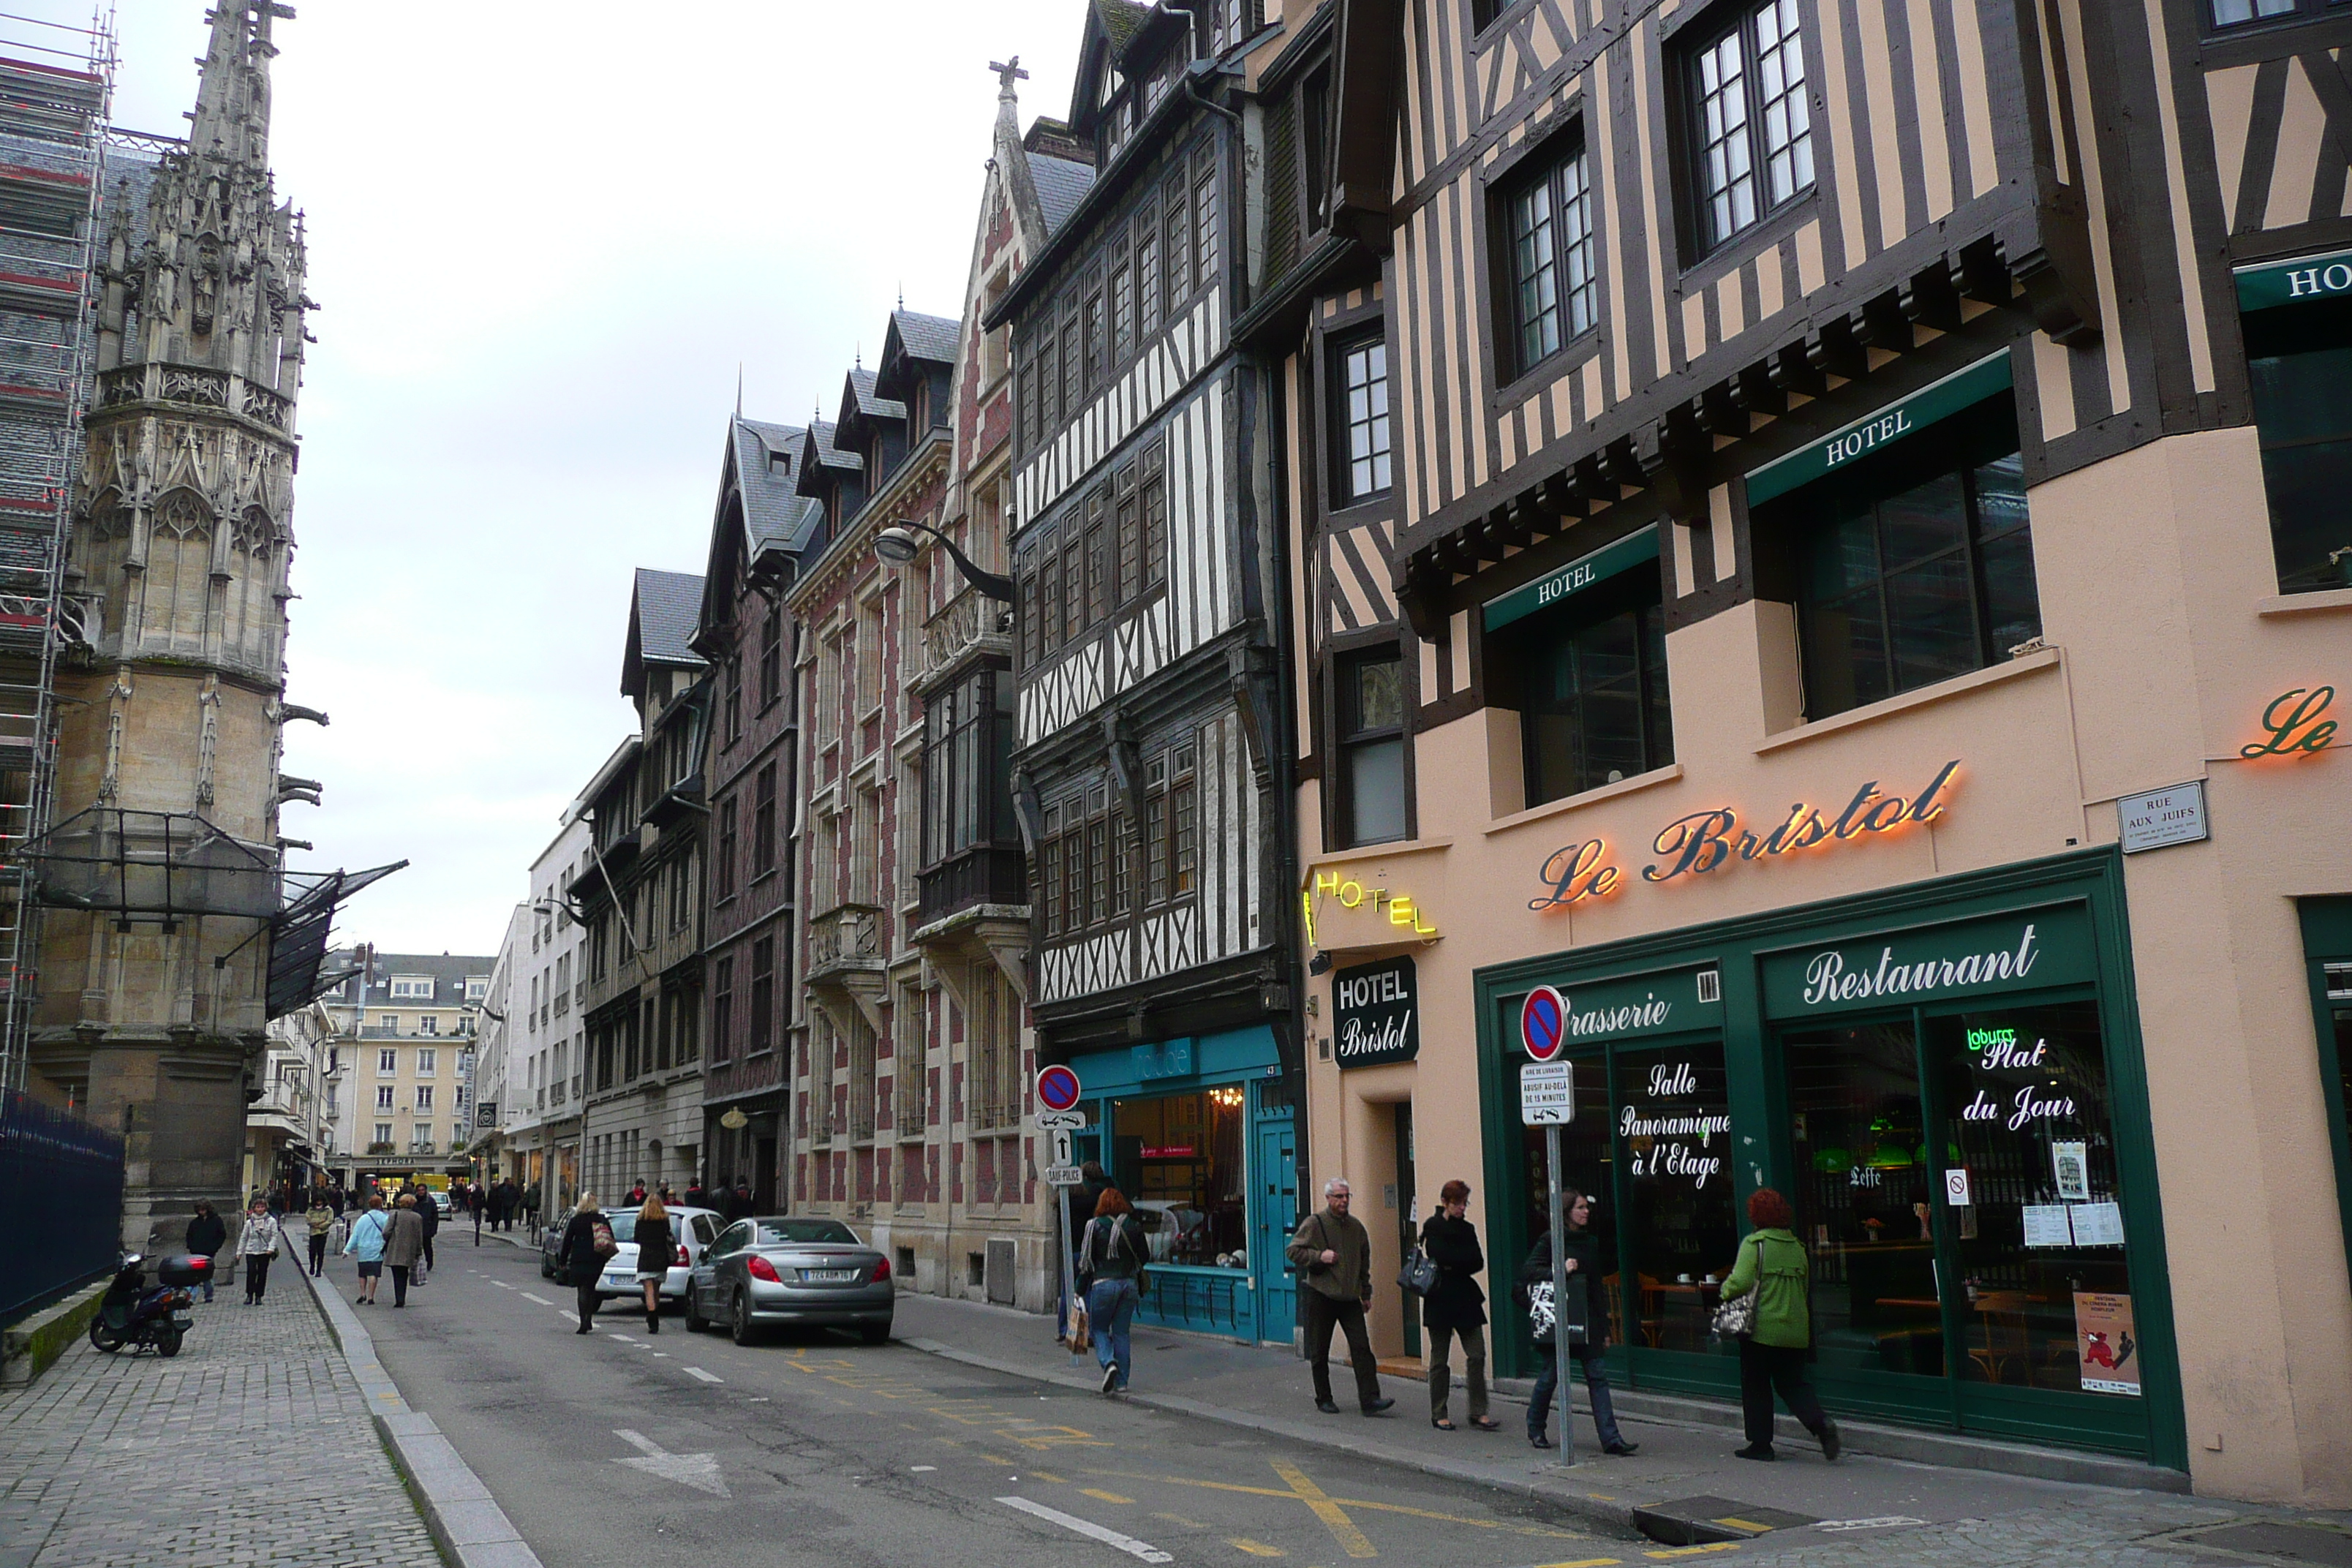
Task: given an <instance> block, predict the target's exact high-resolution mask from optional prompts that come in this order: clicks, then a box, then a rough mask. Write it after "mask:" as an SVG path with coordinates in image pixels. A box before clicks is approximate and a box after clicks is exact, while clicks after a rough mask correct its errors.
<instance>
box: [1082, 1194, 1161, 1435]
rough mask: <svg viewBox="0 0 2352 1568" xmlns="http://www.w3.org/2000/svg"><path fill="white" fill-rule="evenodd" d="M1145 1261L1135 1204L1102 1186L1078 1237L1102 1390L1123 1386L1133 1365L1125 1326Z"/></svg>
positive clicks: (1138, 1297)
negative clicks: (1099, 1194) (1090, 1217)
mask: <svg viewBox="0 0 2352 1568" xmlns="http://www.w3.org/2000/svg"><path fill="white" fill-rule="evenodd" d="M1150 1261H1151V1243H1150V1239H1149V1238H1148V1237H1145V1236H1144V1234H1143V1226H1142V1223H1141V1222H1140V1221H1139V1220H1138V1219H1137V1218H1136V1217H1135V1212H1134V1205H1130V1204H1129V1202H1128V1201H1127V1194H1124V1193H1122V1192H1120V1191H1119V1190H1118V1188H1117V1187H1113V1186H1106V1187H1104V1188H1103V1190H1102V1195H1101V1196H1100V1197H1098V1198H1097V1199H1096V1200H1095V1213H1094V1217H1093V1218H1092V1219H1089V1220H1088V1221H1087V1228H1086V1230H1085V1232H1084V1233H1083V1234H1082V1235H1081V1236H1080V1237H1079V1238H1078V1247H1077V1272H1078V1289H1080V1290H1081V1291H1083V1292H1084V1293H1085V1300H1086V1303H1087V1321H1089V1322H1091V1323H1092V1324H1093V1326H1094V1327H1093V1332H1094V1342H1095V1361H1096V1362H1097V1363H1098V1364H1099V1365H1100V1366H1101V1367H1102V1391H1103V1392H1104V1393H1105V1394H1118V1393H1120V1392H1121V1391H1123V1390H1124V1389H1125V1388H1126V1387H1127V1380H1128V1375H1129V1373H1132V1372H1133V1371H1134V1370H1135V1356H1134V1353H1133V1336H1132V1334H1131V1332H1130V1329H1131V1326H1132V1325H1133V1323H1134V1321H1135V1309H1136V1308H1137V1307H1138V1306H1139V1305H1140V1304H1141V1302H1142V1300H1143V1270H1144V1266H1145V1265H1147V1264H1149V1263H1150Z"/></svg>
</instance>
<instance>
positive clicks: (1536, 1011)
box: [1519, 985, 1568, 1062]
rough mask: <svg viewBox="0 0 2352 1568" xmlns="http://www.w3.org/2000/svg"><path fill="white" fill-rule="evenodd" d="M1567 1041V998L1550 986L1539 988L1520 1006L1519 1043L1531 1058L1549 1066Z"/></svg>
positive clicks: (1529, 994)
mask: <svg viewBox="0 0 2352 1568" xmlns="http://www.w3.org/2000/svg"><path fill="white" fill-rule="evenodd" d="M1567 1038H1568V998H1567V997H1565V996H1562V995H1561V994H1559V992H1557V991H1555V990H1553V989H1552V988H1551V987H1550V986H1549V985H1538V986H1537V987H1536V988H1535V989H1534V990H1532V991H1530V992H1528V999H1527V1000H1526V1001H1525V1002H1522V1003H1520V1004H1519V1042H1520V1044H1522V1045H1524V1046H1526V1047H1528V1055H1529V1056H1530V1057H1533V1058H1535V1059H1536V1060H1538V1061H1539V1062H1548V1061H1549V1060H1551V1059H1552V1058H1554V1057H1556V1056H1558V1055H1559V1048H1560V1047H1561V1046H1562V1045H1563V1044H1565V1043H1566V1041H1567Z"/></svg>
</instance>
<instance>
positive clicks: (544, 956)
mask: <svg viewBox="0 0 2352 1568" xmlns="http://www.w3.org/2000/svg"><path fill="white" fill-rule="evenodd" d="M588 833H589V827H588V822H587V819H586V818H585V817H583V816H580V815H578V814H576V813H572V814H567V815H566V816H565V819H564V822H563V826H562V827H561V828H559V829H558V830H557V832H556V835H555V837H553V838H552V839H551V840H549V842H548V845H547V847H546V848H544V849H542V850H541V851H540V852H539V857H538V858H536V859H534V860H533V861H532V862H531V864H530V900H529V901H528V902H527V903H525V904H524V905H523V906H522V909H521V914H522V917H523V923H522V927H521V929H520V930H514V929H511V928H510V929H509V932H508V936H507V942H508V947H509V963H510V967H511V972H512V976H513V978H512V980H511V982H510V984H509V998H508V1000H509V1006H510V1008H511V1010H510V1011H509V1012H508V1015H507V1034H506V1085H505V1089H504V1090H503V1096H504V1097H503V1098H502V1099H501V1100H500V1101H499V1131H500V1135H501V1146H502V1151H503V1153H502V1158H501V1162H500V1164H499V1174H500V1175H502V1176H506V1177H509V1178H510V1179H511V1180H513V1181H514V1182H515V1183H516V1184H519V1185H522V1186H528V1187H535V1188H537V1189H538V1191H539V1194H540V1210H541V1213H542V1214H554V1213H557V1212H559V1211H561V1210H562V1208H564V1207H565V1206H566V1205H570V1204H572V1203H575V1202H577V1201H578V1200H579V1196H580V1110H581V1102H582V1099H583V1091H584V1090H585V1089H586V1087H587V1078H586V1073H587V1060H588V1036H587V1026H586V1021H585V1020H586V1012H587V1007H586V1004H587V999H588V975H587V971H586V969H585V968H584V967H583V965H584V964H585V963H586V951H585V950H586V945H587V928H586V927H585V926H583V925H582V924H581V922H580V921H578V920H576V919H574V918H573V915H572V905H571V903H570V902H569V901H568V899H567V895H566V893H565V889H568V888H569V887H571V885H572V882H573V881H574V880H576V879H578V878H579V876H580V874H581V872H582V871H583V870H584V869H586V868H587V865H588Z"/></svg>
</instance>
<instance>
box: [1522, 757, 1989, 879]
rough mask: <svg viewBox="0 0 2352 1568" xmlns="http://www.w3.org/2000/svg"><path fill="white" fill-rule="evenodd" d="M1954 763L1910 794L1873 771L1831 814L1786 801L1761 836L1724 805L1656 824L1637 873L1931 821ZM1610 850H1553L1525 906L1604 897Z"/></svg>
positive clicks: (1699, 868)
mask: <svg viewBox="0 0 2352 1568" xmlns="http://www.w3.org/2000/svg"><path fill="white" fill-rule="evenodd" d="M1959 770H1960V764H1959V762H1958V759H1955V760H1953V761H1951V762H1948V763H1945V764H1944V766H1943V768H1942V770H1941V771H1940V772H1938V773H1937V774H1936V776H1935V777H1934V778H1932V779H1930V780H1928V781H1927V787H1926V788H1925V789H1923V790H1921V791H1920V792H1919V793H1918V794H1917V795H1913V796H1911V797H1910V798H1908V799H1906V798H1905V797H1903V796H1902V795H1885V794H1883V793H1882V792H1881V791H1880V790H1879V787H1878V781H1877V780H1876V779H1872V780H1871V781H1870V782H1868V783H1867V784H1864V785H1863V786H1862V787H1861V788H1860V789H1858V790H1856V791H1854V792H1853V799H1852V800H1850V801H1848V802H1846V805H1845V809H1844V810H1843V811H1842V812H1840V813H1838V814H1837V816H1835V817H1833V818H1832V817H1826V816H1822V810H1821V808H1820V807H1818V806H1811V805H1806V804H1805V803H1804V802H1803V801H1799V802H1797V803H1796V804H1795V805H1791V806H1790V808H1789V815H1788V817H1787V819H1786V820H1784V821H1783V822H1781V823H1780V826H1777V827H1774V828H1773V829H1772V830H1771V831H1770V832H1769V833H1766V834H1763V835H1761V836H1759V835H1758V833H1757V832H1756V831H1755V829H1753V828H1745V827H1742V826H1740V820H1739V814H1738V812H1736V811H1734V810H1732V809H1731V808H1730V807H1729V806H1718V807H1716V808H1715V809H1713V810H1709V811H1695V812H1693V813H1691V814H1690V815H1689V816H1679V817H1676V818H1675V820H1674V821H1672V822H1669V823H1667V824H1666V825H1665V826H1664V827H1662V828H1660V829H1659V830H1658V836H1657V837H1656V839H1655V840H1654V841H1653V842H1652V844H1651V846H1650V847H1651V850H1652V852H1653V853H1654V854H1656V855H1658V856H1661V857H1663V858H1661V859H1660V860H1659V861H1658V862H1657V863H1655V864H1654V865H1649V866H1644V867H1643V868H1642V880H1643V881H1644V882H1651V883H1665V882H1672V881H1675V880H1676V879H1679V878H1683V877H1704V876H1706V874H1707V873H1709V872H1711V871H1715V870H1717V869H1720V868H1722V867H1724V866H1726V865H1728V864H1729V863H1730V862H1731V860H1732V859H1733V858H1735V857H1737V858H1738V859H1741V860H1765V859H1769V858H1772V857H1774V856H1776V855H1787V854H1791V853H1793V852H1795V851H1797V850H1800V849H1811V848H1814V847H1819V846H1823V845H1830V844H1842V843H1848V842H1851V841H1852V840H1854V839H1857V838H1861V837H1865V836H1867V835H1870V834H1874V833H1893V832H1895V831H1896V830H1898V829H1900V828H1903V827H1906V826H1909V825H1910V824H1912V823H1915V822H1933V821H1935V820H1936V818H1937V817H1938V816H1942V815H1943V812H1944V797H1945V795H1947V794H1948V793H1949V791H1950V789H1951V786H1952V777H1953V775H1954V774H1955V773H1958V772H1959ZM1608 853H1609V847H1608V844H1607V843H1606V842H1605V841H1604V840H1602V839H1599V838H1588V839H1586V840H1585V841H1584V842H1582V843H1580V844H1570V845H1567V846H1564V847H1561V848H1559V849H1555V850H1553V851H1552V853H1551V855H1550V857H1549V858H1547V859H1546V860H1545V861H1544V863H1543V870H1542V872H1541V877H1542V879H1543V882H1544V884H1545V886H1546V887H1547V888H1549V889H1550V890H1549V892H1547V893H1545V894H1544V895H1543V896H1542V897H1540V898H1534V899H1529V900H1528V908H1529V909H1531V910H1556V909H1565V908H1567V907H1568V906H1569V905H1571V904H1575V903H1579V902H1580V901H1582V900H1586V899H1605V898H1607V897H1608V896H1609V895H1610V894H1611V893H1613V892H1615V891H1616V890H1617V889H1618V887H1619V886H1620V885H1621V884H1622V880H1623V879H1622V875H1621V874H1620V872H1619V871H1618V869H1617V868H1616V867H1614V866H1612V865H1606V864H1604V863H1603V862H1604V860H1605V859H1606V858H1607V856H1608Z"/></svg>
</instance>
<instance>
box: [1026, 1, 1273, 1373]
mask: <svg viewBox="0 0 2352 1568" xmlns="http://www.w3.org/2000/svg"><path fill="white" fill-rule="evenodd" d="M1272 37H1274V30H1273V29H1271V28H1270V27H1269V26H1267V25H1266V24H1265V18H1264V17H1263V16H1261V14H1260V11H1259V8H1258V7H1257V6H1256V5H1255V4H1248V3H1229V0H1220V3H1218V4H1214V5H1199V6H1195V7H1192V9H1189V10H1172V9H1152V8H1147V7H1144V6H1140V5H1130V4H1128V3H1127V0H1093V3H1092V4H1091V5H1089V6H1088V8H1087V20H1086V24H1085V32H1084V37H1083V40H1082V47H1081V52H1080V63H1079V69H1078V77H1077V82H1076V91H1075V94H1074V97H1073V100H1072V104H1071V112H1070V120H1069V132H1070V134H1071V135H1072V136H1074V137H1075V138H1076V139H1077V140H1078V141H1079V142H1081V143H1082V144H1083V145H1085V146H1086V147H1087V148H1088V149H1089V150H1090V152H1091V154H1092V156H1093V159H1094V161H1095V163H1096V164H1097V174H1096V178H1095V181H1094V183H1093V184H1092V186H1091V187H1090V188H1089V189H1088V190H1087V193H1086V195H1085V196H1084V198H1083V199H1082V200H1081V201H1079V202H1078V203H1077V205H1076V207H1075V209H1074V210H1073V211H1072V212H1071V213H1070V215H1069V216H1068V217H1067V218H1066V220H1065V221H1063V222H1062V224H1061V225H1060V226H1058V227H1057V228H1056V229H1055V232H1054V234H1053V236H1052V237H1051V238H1050V239H1049V240H1047V241H1046V243H1045V246H1044V247H1042V248H1041V249H1040V250H1039V252H1038V253H1037V254H1036V255H1035V256H1034V258H1032V259H1031V261H1030V264H1029V266H1028V268H1026V269H1025V270H1024V271H1023V272H1022V273H1021V274H1020V275H1019V276H1018V277H1016V278H1015V279H1013V281H1012V283H1011V286H1010V287H1009V288H1008V289H1006V290H1005V292H1004V294H1003V298H1002V299H1001V300H998V301H996V303H995V304H994V305H993V307H992V310H991V311H990V313H989V315H988V316H987V318H986V319H985V323H984V324H985V325H986V326H987V327H989V328H990V329H994V328H997V327H999V326H1003V325H1009V326H1010V328H1011V330H1012V333H1013V366H1014V410H1013V439H1012V467H1011V492H1012V508H1013V571H1014V574H1015V577H1016V581H1017V590H1018V595H1019V598H1020V605H1019V616H1018V621H1017V626H1018V637H1017V641H1018V647H1017V650H1016V655H1015V668H1016V671H1017V675H1016V686H1017V698H1016V701H1015V714H1014V725H1015V735H1014V752H1013V768H1014V778H1013V791H1014V799H1015V802H1016V806H1017V809H1018V811H1019V814H1020V820H1021V826H1022V830H1023V832H1024V835H1025V836H1026V837H1027V838H1028V839H1029V842H1030V870H1031V875H1032V893H1031V907H1032V912H1033V917H1034V918H1033V931H1034V957H1033V960H1032V964H1033V977H1032V980H1031V984H1030V993H1029V998H1030V1004H1031V1006H1032V1010H1033V1013H1034V1017H1035V1021H1036V1026H1037V1032H1038V1039H1039V1043H1040V1051H1041V1055H1042V1057H1043V1058H1045V1059H1048V1060H1053V1061H1059V1062H1066V1063H1068V1064H1070V1065H1072V1066H1074V1067H1076V1068H1077V1070H1078V1072H1079V1076H1080V1078H1081V1080H1082V1082H1083V1084H1084V1086H1085V1093H1086V1095H1087V1102H1086V1103H1087V1110H1088V1113H1089V1115H1090V1116H1091V1117H1092V1119H1093V1121H1092V1125H1091V1126H1090V1128H1089V1129H1088V1131H1087V1134H1086V1135H1085V1136H1084V1137H1082V1138H1081V1139H1080V1140H1079V1141H1078V1143H1079V1150H1078V1152H1080V1153H1082V1154H1086V1153H1089V1152H1090V1153H1092V1154H1094V1155H1097V1156H1098V1157H1099V1158H1100V1159H1101V1160H1102V1162H1103V1163H1104V1164H1105V1166H1106V1167H1107V1168H1108V1171H1109V1173H1110V1175H1111V1177H1112V1179H1113V1180H1114V1181H1115V1182H1116V1183H1117V1184H1118V1186H1119V1187H1120V1188H1121V1189H1123V1190H1124V1191H1125V1192H1126V1193H1127V1194H1129V1197H1130V1198H1132V1199H1133V1200H1134V1201H1135V1202H1136V1204H1137V1206H1138V1207H1139V1209H1140V1210H1141V1211H1142V1212H1143V1213H1144V1215H1145V1219H1146V1223H1147V1225H1148V1226H1150V1227H1151V1231H1152V1235H1153V1243H1152V1245H1153V1251H1154V1257H1155V1259H1156V1260H1157V1262H1158V1265H1159V1266H1156V1267H1154V1268H1153V1269H1152V1270H1151V1273H1150V1287H1149V1289H1147V1291H1146V1295H1145V1300H1144V1301H1143V1304H1142V1314H1143V1316H1144V1317H1145V1318H1146V1319H1147V1320H1157V1321H1166V1322H1172V1323H1186V1324H1192V1325H1196V1326H1201V1327H1213V1328H1216V1329H1218V1330H1221V1331H1227V1332H1233V1333H1238V1334H1241V1335H1244V1336H1247V1337H1256V1336H1258V1335H1260V1334H1269V1335H1272V1336H1274V1337H1276V1338H1278V1339H1283V1340H1287V1339H1289V1337H1290V1335H1291V1324H1292V1321H1293V1316H1294V1310H1293V1307H1292V1305H1291V1296H1290V1289H1291V1287H1290V1281H1289V1279H1288V1276H1287V1273H1286V1266H1285V1264H1284V1262H1283V1258H1282V1244H1283V1241H1284V1239H1285V1238H1286V1234H1287V1232H1288V1230H1289V1228H1290V1226H1291V1225H1292V1224H1293V1223H1294V1222H1295V1219H1296V1213H1295V1210H1296V1194H1297V1180H1296V1169H1295V1163H1296V1142H1295V1139H1294V1136H1293V1131H1292V1127H1293V1112H1292V1107H1293V1104H1294V1100H1293V1096H1292V1093H1291V1089H1292V1085H1293V1084H1294V1082H1295V1079H1296V1068H1297V1047H1296V1037H1295V1031H1293V1030H1292V1029H1291V1028H1290V1026H1289V1019H1290V1017H1291V1011H1292V1006H1291V996H1292V994H1293V992H1292V986H1291V979H1290V967H1291V965H1290V959H1289V956H1288V949H1287V947H1286V943H1285V942H1284V933H1285V931H1286V918H1287V915H1286V911H1287V910H1288V909H1289V907H1290V901H1289V900H1288V899H1287V898H1286V894H1285V889H1286V886H1287V883H1288V880H1289V878H1288V874H1287V872H1286V869H1285V868H1284V866H1283V854H1284V846H1285V844H1286V842H1287V838H1286V833H1285V831H1284V829H1283V824H1282V809H1281V808H1282V794H1283V792H1278V790H1277V784H1276V780H1277V776H1278V774H1279V773H1280V771H1281V768H1282V765H1283V764H1282V760H1281V759H1282V755H1283V752H1284V751H1285V748H1286V736H1285V733H1284V731H1283V730H1282V728H1281V726H1282V723H1283V719H1282V714H1283V711H1284V704H1283V703H1282V702H1281V700H1280V696H1281V693H1280V690H1279V681H1278V679H1277V677H1276V668H1277V654H1278V649H1277V643H1276V625H1275V622H1274V619H1273V617H1272V616H1271V614H1270V606H1271V605H1276V604H1278V602H1279V596H1278V592H1277V590H1276V579H1277V576H1278V570H1279V569H1278V563H1276V559H1275V556H1274V553H1273V552H1274V545H1275V542H1276V534H1275V533H1274V532H1273V531H1272V530H1271V528H1270V526H1269V522H1270V511H1269V498H1268V497H1267V496H1266V495H1265V493H1263V490H1262V489H1261V488H1260V487H1259V486H1257V485H1255V483H1253V482H1252V479H1253V476H1254V475H1255V473H1256V472H1258V471H1259V470H1258V451H1259V447H1260V444H1261V443H1262V442H1263V440H1264V439H1265V420H1266V404H1265V396H1264V391H1263V387H1262V385H1261V384H1260V380H1259V378H1257V377H1256V376H1255V375H1254V374H1250V373H1249V372H1248V370H1247V368H1246V367H1245V365H1244V362H1243V361H1242V360H1241V358H1240V357H1239V356H1238V355H1237V354H1236V353H1235V349H1234V336H1233V324H1234V316H1235V314H1236V311H1237V310H1239V308H1240V306H1241V303H1242V301H1243V300H1244V297H1245V295H1246V293H1247V290H1248V289H1249V287H1250V285H1251V280H1252V268H1253V266H1254V259H1253V252H1254V247H1255V235H1254V231H1253V229H1252V226H1251V219H1250V217H1249V213H1250V210H1251V208H1250V204H1249V200H1248V197H1247V192H1248V190H1249V188H1250V178H1251V168H1252V162H1253V160H1252V153H1251V148H1250V137H1251V132H1250V131H1249V125H1250V122H1251V121H1252V119H1253V117H1254V110H1248V107H1247V105H1246V101H1245V100H1244V98H1243V97H1242V95H1241V94H1240V93H1239V92H1238V91H1237V90H1236V83H1237V81H1238V79H1239V77H1240V75H1241V74H1242V73H1244V72H1245V71H1246V70H1247V68H1248V65H1247V62H1248V61H1249V60H1250V59H1251V58H1253V57H1254V55H1255V53H1257V52H1259V51H1263V50H1264V49H1265V48H1266V47H1268V44H1269V40H1270V39H1271V38H1272ZM1237 104H1238V105H1242V107H1236V105H1237Z"/></svg>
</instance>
